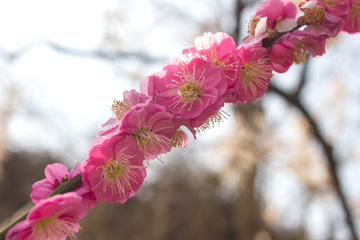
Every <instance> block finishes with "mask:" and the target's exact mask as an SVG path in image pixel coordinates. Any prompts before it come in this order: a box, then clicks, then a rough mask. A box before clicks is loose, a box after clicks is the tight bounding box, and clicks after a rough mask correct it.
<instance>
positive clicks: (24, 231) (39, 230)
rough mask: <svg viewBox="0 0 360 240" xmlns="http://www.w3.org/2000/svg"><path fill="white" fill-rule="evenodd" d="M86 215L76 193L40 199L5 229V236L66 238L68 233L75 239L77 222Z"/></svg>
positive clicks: (27, 239)
mask: <svg viewBox="0 0 360 240" xmlns="http://www.w3.org/2000/svg"><path fill="white" fill-rule="evenodd" d="M85 215H86V208H85V206H84V205H83V204H82V200H81V197H80V196H79V195H78V194H76V193H75V192H69V193H65V194H61V195H60V194H59V195H55V196H53V197H49V198H47V199H41V200H40V201H39V202H38V203H37V204H36V205H35V206H34V207H33V208H32V209H31V210H30V212H29V214H28V215H27V217H26V219H25V220H24V221H21V222H19V223H18V224H16V225H15V226H14V227H13V228H11V229H10V230H9V231H8V233H7V234H6V237H5V239H14V240H39V239H53V240H65V238H66V237H67V236H70V237H71V238H72V239H75V238H76V237H75V235H74V233H76V232H78V231H79V229H80V224H79V221H80V220H81V219H82V218H83V217H85Z"/></svg>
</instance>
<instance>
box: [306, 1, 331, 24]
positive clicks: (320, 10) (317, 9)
mask: <svg viewBox="0 0 360 240" xmlns="http://www.w3.org/2000/svg"><path fill="white" fill-rule="evenodd" d="M304 18H305V21H306V24H308V25H314V26H319V25H322V24H324V23H325V21H326V19H325V9H324V7H323V6H320V5H316V6H314V7H313V8H306V9H304Z"/></svg>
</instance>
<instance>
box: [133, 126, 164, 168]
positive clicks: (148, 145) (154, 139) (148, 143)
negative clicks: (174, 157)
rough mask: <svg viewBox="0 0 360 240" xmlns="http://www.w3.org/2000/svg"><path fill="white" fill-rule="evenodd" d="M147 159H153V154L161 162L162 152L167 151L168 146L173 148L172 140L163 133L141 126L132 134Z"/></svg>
mask: <svg viewBox="0 0 360 240" xmlns="http://www.w3.org/2000/svg"><path fill="white" fill-rule="evenodd" d="M132 137H133V139H134V140H135V142H136V143H137V144H138V146H139V149H140V151H142V152H143V153H144V155H145V157H146V159H147V160H151V156H156V157H157V159H159V160H160V161H161V162H162V160H161V157H160V156H159V155H160V154H161V153H163V152H166V147H167V148H171V144H170V141H169V139H168V138H167V137H165V136H163V135H158V134H155V133H153V132H152V130H150V129H149V128H141V129H139V130H138V131H136V132H135V134H133V135H132Z"/></svg>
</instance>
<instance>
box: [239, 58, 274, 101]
mask: <svg viewBox="0 0 360 240" xmlns="http://www.w3.org/2000/svg"><path fill="white" fill-rule="evenodd" d="M271 72H272V68H271V66H270V64H269V61H268V60H267V58H265V57H261V58H260V59H258V60H256V61H254V62H248V63H246V64H245V65H244V66H242V68H241V70H240V80H241V87H242V88H243V89H244V91H245V94H247V91H248V89H250V91H251V93H252V95H253V97H254V99H256V98H257V96H258V89H259V88H262V89H264V90H266V88H267V86H268V84H269V83H268V82H269V80H270V78H271V77H272V76H273V74H272V73H271Z"/></svg>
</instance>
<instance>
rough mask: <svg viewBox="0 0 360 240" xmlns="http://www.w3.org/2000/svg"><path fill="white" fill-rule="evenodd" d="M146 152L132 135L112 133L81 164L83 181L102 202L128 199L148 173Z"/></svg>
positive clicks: (92, 149) (121, 201)
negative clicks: (144, 162)
mask: <svg viewBox="0 0 360 240" xmlns="http://www.w3.org/2000/svg"><path fill="white" fill-rule="evenodd" d="M143 160H144V155H143V153H142V152H141V151H140V150H139V149H138V147H137V144H136V142H135V141H134V140H133V139H132V138H127V137H123V136H118V135H115V136H112V137H108V138H106V139H104V141H102V143H101V144H99V145H95V146H94V147H93V148H91V149H90V151H89V153H88V158H87V159H86V160H85V161H84V162H83V163H82V164H81V167H80V171H81V175H82V176H83V178H82V181H83V183H84V184H85V185H88V186H89V187H90V188H91V190H92V191H93V193H94V194H95V196H96V198H97V199H98V201H100V202H119V203H124V202H125V201H126V200H127V199H128V198H129V197H132V196H134V195H135V193H136V191H137V190H138V189H139V188H140V186H141V185H142V183H143V181H144V178H145V177H146V170H145V168H144V166H143Z"/></svg>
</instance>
